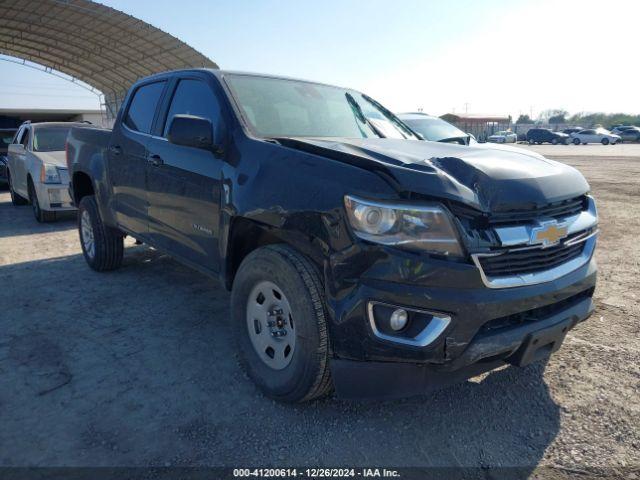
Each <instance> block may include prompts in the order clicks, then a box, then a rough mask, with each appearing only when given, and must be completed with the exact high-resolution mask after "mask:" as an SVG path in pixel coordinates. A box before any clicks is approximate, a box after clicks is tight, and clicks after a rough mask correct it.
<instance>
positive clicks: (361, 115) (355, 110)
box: [344, 92, 385, 138]
mask: <svg viewBox="0 0 640 480" xmlns="http://www.w3.org/2000/svg"><path fill="white" fill-rule="evenodd" d="M344 96H345V97H347V102H349V105H350V106H351V109H352V110H353V113H355V115H356V118H357V119H358V120H360V121H361V122H362V123H364V124H365V125H369V128H371V130H373V131H374V133H375V134H376V135H378V136H379V137H380V138H385V136H384V135H383V134H382V132H381V131H380V130H378V129H377V128H376V126H375V125H374V124H373V123H372V122H371V120H369V119H368V118H367V117H366V115H365V114H364V112H363V111H362V107H361V106H360V104H359V103H358V102H357V101H356V99H355V98H353V95H351V94H350V93H349V92H347V93H345V94H344ZM360 131H362V130H360ZM362 133H363V134H364V132H362Z"/></svg>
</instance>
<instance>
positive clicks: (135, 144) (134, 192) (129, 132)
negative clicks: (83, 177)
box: [108, 80, 167, 236]
mask: <svg viewBox="0 0 640 480" xmlns="http://www.w3.org/2000/svg"><path fill="white" fill-rule="evenodd" d="M166 85H167V80H161V81H153V82H150V83H145V84H142V85H139V86H138V87H136V89H135V91H134V92H133V93H132V96H131V99H130V100H129V102H128V105H127V106H126V107H125V108H126V111H125V112H123V115H122V118H121V121H120V124H119V126H118V127H117V129H116V130H114V133H113V135H112V136H111V142H110V145H109V153H108V155H109V178H110V182H111V186H112V189H113V196H112V200H113V209H114V211H115V213H116V220H117V222H118V224H119V225H120V226H121V227H123V228H124V229H125V230H127V231H129V232H131V233H133V234H136V233H139V234H141V235H142V236H146V235H147V234H148V221H147V214H148V211H147V178H146V175H147V144H148V142H149V140H150V139H151V132H152V130H153V126H154V121H155V119H156V115H157V112H158V110H159V105H160V102H161V100H162V95H163V93H164V90H165V88H166Z"/></svg>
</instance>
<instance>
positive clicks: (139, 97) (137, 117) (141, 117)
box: [124, 82, 166, 133]
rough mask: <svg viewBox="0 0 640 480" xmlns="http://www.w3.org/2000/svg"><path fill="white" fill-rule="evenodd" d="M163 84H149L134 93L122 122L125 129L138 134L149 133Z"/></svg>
mask: <svg viewBox="0 0 640 480" xmlns="http://www.w3.org/2000/svg"><path fill="white" fill-rule="evenodd" d="M165 83H166V82H155V83H149V84H147V85H143V86H141V87H139V88H138V89H137V90H136V91H135V93H134V94H133V99H132V100H131V104H130V105H129V109H128V110H127V116H126V118H125V120H124V123H125V125H126V126H127V127H129V128H131V129H132V130H136V131H138V132H142V133H151V126H152V124H153V117H154V115H155V113H156V108H157V106H158V102H159V101H160V96H161V95H162V90H163V89H164V85H165Z"/></svg>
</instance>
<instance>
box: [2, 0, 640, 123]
mask: <svg viewBox="0 0 640 480" xmlns="http://www.w3.org/2000/svg"><path fill="white" fill-rule="evenodd" d="M101 3H104V4H106V5H108V6H111V7H113V8H116V9H118V10H122V11H124V12H126V13H128V14H130V15H133V16H135V17H138V18H140V19H142V20H145V21H147V22H149V23H151V24H152V25H154V26H156V27H158V28H160V29H162V30H164V31H166V32H169V33H171V34H172V35H174V36H176V37H178V38H180V39H181V40H183V41H185V42H186V43H188V44H189V45H191V46H192V47H194V48H195V49H197V50H199V51H200V52H202V53H204V54H205V55H207V56H208V57H209V58H211V59H212V60H213V61H214V62H216V63H217V64H218V65H219V66H220V67H221V68H224V69H232V70H243V71H251V72H262V73H273V74H279V75H287V76H292V77H299V78H304V79H308V80H318V81H322V82H325V83H331V84H335V85H340V86H344V87H350V88H355V89H357V90H360V91H363V92H365V93H367V94H369V95H370V96H372V97H374V98H376V99H377V100H378V101H380V102H381V103H382V104H384V105H385V106H387V107H388V108H390V109H391V110H393V111H396V112H403V111H416V110H418V109H422V110H423V111H424V112H426V113H430V114H434V115H442V114H444V113H450V112H454V113H464V112H468V113H486V114H510V115H512V116H514V118H515V117H517V116H518V115H519V114H529V115H531V114H533V116H534V117H536V116H537V115H538V114H540V112H542V111H544V110H547V109H564V110H568V111H569V112H571V113H576V112H595V111H602V112H625V113H640V95H638V93H637V92H638V83H639V81H640V61H638V60H637V58H638V52H637V43H638V42H637V31H638V28H639V27H638V19H639V18H640V1H637V0H617V1H616V2H602V1H601V0H598V1H591V0H578V1H574V0H556V1H551V0H509V1H504V0H503V1H498V0H475V1H473V0H438V1H436V0H432V1H429V0H393V1H391V0H323V1H318V0H315V1H311V0H279V1H278V0H235V1H234V0H181V1H179V2H176V1H175V0H135V1H133V0H103V1H102V2H101ZM20 107H25V108H26V107H28V108H82V109H92V108H98V107H99V101H98V97H97V96H96V95H95V94H94V93H91V92H89V91H87V90H85V89H83V88H81V87H79V86H77V85H73V84H71V83H69V82H67V81H65V80H62V79H59V78H56V77H54V76H52V75H49V74H46V73H43V72H40V71H38V70H35V69H32V68H28V67H25V66H23V65H16V64H13V63H9V62H2V61H0V108H20Z"/></svg>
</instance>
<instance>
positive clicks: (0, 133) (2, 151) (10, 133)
mask: <svg viewBox="0 0 640 480" xmlns="http://www.w3.org/2000/svg"><path fill="white" fill-rule="evenodd" d="M16 130H17V129H15V128H0V185H8V179H7V151H8V149H9V145H10V144H11V142H12V141H13V137H14V136H15V134H16Z"/></svg>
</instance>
